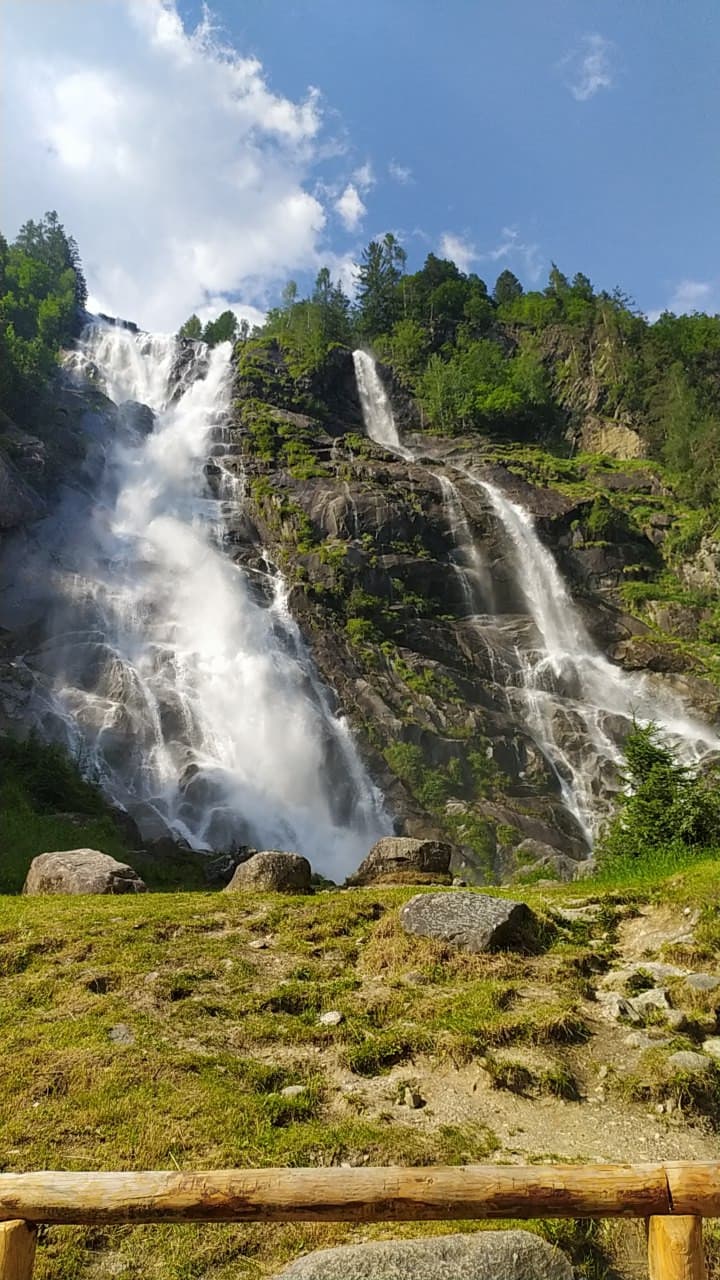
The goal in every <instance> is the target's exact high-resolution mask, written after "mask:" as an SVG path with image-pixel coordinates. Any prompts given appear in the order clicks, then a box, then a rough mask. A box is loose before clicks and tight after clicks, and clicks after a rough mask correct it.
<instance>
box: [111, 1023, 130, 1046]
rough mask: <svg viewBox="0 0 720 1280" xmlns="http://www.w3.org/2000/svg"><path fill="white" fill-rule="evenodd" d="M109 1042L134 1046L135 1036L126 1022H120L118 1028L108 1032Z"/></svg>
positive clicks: (112, 1028)
mask: <svg viewBox="0 0 720 1280" xmlns="http://www.w3.org/2000/svg"><path fill="white" fill-rule="evenodd" d="M108 1040H112V1042H113V1044H134V1043H135V1036H134V1035H133V1033H132V1031H131V1030H130V1028H129V1027H128V1026H127V1024H126V1023H125V1022H118V1024H117V1026H115V1027H111V1028H110V1030H109V1031H108Z"/></svg>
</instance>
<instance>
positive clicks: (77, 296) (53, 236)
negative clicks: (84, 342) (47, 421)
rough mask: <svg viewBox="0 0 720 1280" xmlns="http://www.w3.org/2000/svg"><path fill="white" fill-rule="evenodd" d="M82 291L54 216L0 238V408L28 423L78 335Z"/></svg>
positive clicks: (76, 261)
mask: <svg viewBox="0 0 720 1280" xmlns="http://www.w3.org/2000/svg"><path fill="white" fill-rule="evenodd" d="M86 300H87V286H86V284H85V277H84V276H83V272H82V267H81V265H80V257H79V254H78V249H77V245H76V243H75V241H74V240H73V238H72V236H68V235H67V234H66V232H65V229H64V227H63V226H62V224H61V222H60V221H59V219H58V216H57V213H55V212H54V211H53V212H51V213H46V214H45V216H44V218H43V219H42V220H41V221H40V222H33V221H30V222H26V223H25V225H24V226H23V227H21V229H20V231H19V233H18V236H17V238H16V240H15V242H14V244H12V245H10V246H8V244H7V242H6V241H5V240H4V239H3V238H2V236H0V408H2V409H4V410H5V412H6V413H8V414H10V416H12V417H17V418H19V419H21V420H23V421H28V420H31V419H32V417H33V413H34V412H35V411H36V407H37V404H38V401H39V397H40V393H41V392H42V389H43V387H44V385H45V383H46V382H47V380H48V379H49V377H50V376H51V374H52V373H53V371H54V369H55V367H56V364H57V356H58V351H59V349H60V347H61V346H62V345H63V344H67V343H68V342H70V340H71V339H72V338H73V337H74V336H75V334H76V333H77V330H78V325H79V322H80V318H81V314H82V309H83V308H84V306H85V302H86Z"/></svg>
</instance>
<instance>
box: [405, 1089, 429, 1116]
mask: <svg viewBox="0 0 720 1280" xmlns="http://www.w3.org/2000/svg"><path fill="white" fill-rule="evenodd" d="M403 1102H404V1103H405V1106H406V1107H410V1110H411V1111H418V1110H419V1108H420V1107H424V1106H425V1099H424V1098H423V1096H422V1094H420V1093H418V1091H417V1089H413V1088H411V1086H410V1085H406V1086H405V1089H404V1090H403Z"/></svg>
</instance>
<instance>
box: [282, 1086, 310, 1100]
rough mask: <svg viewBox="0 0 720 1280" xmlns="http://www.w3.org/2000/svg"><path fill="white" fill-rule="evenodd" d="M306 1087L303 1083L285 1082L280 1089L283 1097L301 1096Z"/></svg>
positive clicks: (305, 1091)
mask: <svg viewBox="0 0 720 1280" xmlns="http://www.w3.org/2000/svg"><path fill="white" fill-rule="evenodd" d="M304 1093H307V1089H306V1088H305V1085H304V1084H286V1085H285V1088H284V1089H281V1090H280V1094H281V1096H282V1097H283V1098H301V1097H302V1095H303V1094H304Z"/></svg>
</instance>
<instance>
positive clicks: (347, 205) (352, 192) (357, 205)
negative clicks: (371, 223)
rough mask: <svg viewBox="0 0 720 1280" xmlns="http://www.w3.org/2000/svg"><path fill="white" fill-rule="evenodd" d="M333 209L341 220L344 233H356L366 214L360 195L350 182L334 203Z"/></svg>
mask: <svg viewBox="0 0 720 1280" xmlns="http://www.w3.org/2000/svg"><path fill="white" fill-rule="evenodd" d="M335 208H336V210H337V212H338V213H339V215H340V217H341V219H342V222H343V225H344V227H345V230H346V231H357V229H358V227H359V226H360V223H361V222H362V220H363V218H364V217H365V214H366V213H367V209H366V208H365V205H364V204H363V202H362V200H361V198H360V193H359V191H358V189H357V187H356V186H355V185H354V183H352V182H348V184H347V186H346V188H345V190H344V191H343V193H342V195H341V196H340V197H339V198H338V199H337V200H336V201H335Z"/></svg>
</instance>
